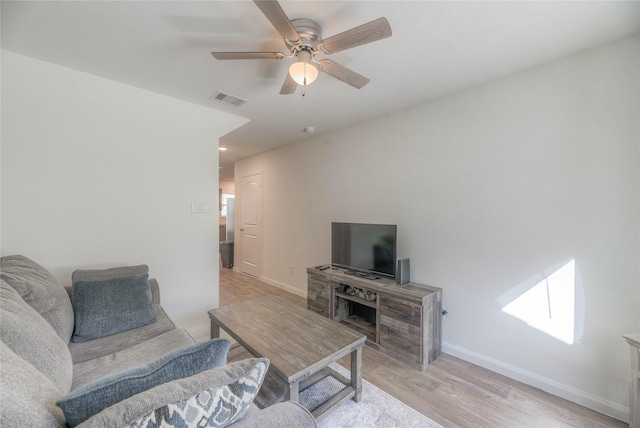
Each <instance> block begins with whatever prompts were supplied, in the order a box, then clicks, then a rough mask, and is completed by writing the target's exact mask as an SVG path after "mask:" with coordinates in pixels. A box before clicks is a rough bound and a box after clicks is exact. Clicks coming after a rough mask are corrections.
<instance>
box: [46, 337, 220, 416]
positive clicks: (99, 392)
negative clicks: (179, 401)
mask: <svg viewBox="0 0 640 428" xmlns="http://www.w3.org/2000/svg"><path fill="white" fill-rule="evenodd" d="M230 346H231V342H229V340H227V339H213V340H210V341H208V342H203V343H195V344H193V345H190V346H185V347H183V348H180V349H176V350H174V351H172V352H169V353H167V354H165V355H164V356H162V357H160V358H159V359H157V360H156V361H154V362H151V363H149V364H146V365H144V366H140V367H135V368H132V369H129V370H125V371H123V372H120V373H117V374H114V375H111V376H107V377H104V378H102V379H98V380H96V381H94V382H91V383H89V384H86V385H84V386H82V387H80V388H78V389H76V390H74V391H73V392H71V393H70V394H68V395H66V396H65V397H63V398H61V399H60V400H58V402H57V404H58V406H60V408H62V411H63V412H64V415H65V417H66V419H67V423H68V424H69V425H70V426H75V425H78V424H79V423H82V422H83V421H85V420H86V419H88V418H89V417H91V416H92V415H94V414H96V413H98V412H100V411H101V410H102V409H104V408H106V407H109V406H111V405H113V404H115V403H118V402H120V401H122V400H124V399H126V398H129V397H131V396H132V395H135V394H138V393H140V392H143V391H146V390H147V389H150V388H153V387H155V386H157V385H161V384H163V383H166V382H170V381H172V380H175V379H181V378H183V377H188V376H193V375H195V374H197V373H200V372H202V371H203V370H208V369H211V368H214V367H219V366H221V365H223V364H226V362H227V352H228V351H229V348H230Z"/></svg>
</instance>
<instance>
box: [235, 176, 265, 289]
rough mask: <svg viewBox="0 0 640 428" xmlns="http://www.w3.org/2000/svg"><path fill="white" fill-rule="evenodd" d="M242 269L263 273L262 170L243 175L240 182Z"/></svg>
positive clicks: (253, 273) (256, 275) (258, 275)
mask: <svg viewBox="0 0 640 428" xmlns="http://www.w3.org/2000/svg"><path fill="white" fill-rule="evenodd" d="M240 187H241V188H240V192H241V193H240V204H241V206H240V228H239V230H238V232H239V233H240V236H239V239H240V242H241V245H240V254H239V255H238V256H239V260H238V261H239V263H236V266H237V267H238V268H239V269H240V271H242V272H244V273H247V274H249V275H252V276H255V277H260V276H261V274H262V171H260V172H256V173H253V174H250V175H247V176H244V177H242V179H241V182H240Z"/></svg>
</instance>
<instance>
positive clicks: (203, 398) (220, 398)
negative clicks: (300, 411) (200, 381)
mask: <svg viewBox="0 0 640 428" xmlns="http://www.w3.org/2000/svg"><path fill="white" fill-rule="evenodd" d="M256 361H257V362H256V364H255V365H253V367H251V369H250V370H249V371H248V372H247V373H246V374H245V375H244V376H243V377H241V378H239V379H237V380H236V381H235V382H233V383H230V384H228V385H223V386H218V387H212V388H208V389H205V390H204V391H200V392H198V393H197V394H195V395H193V396H191V397H189V398H187V399H185V400H179V401H175V402H173V403H169V404H167V405H166V406H162V407H159V408H157V409H155V410H153V411H152V412H149V413H148V414H146V415H144V416H142V417H141V418H139V419H138V420H136V421H134V422H132V423H131V424H129V427H130V428H141V427H160V426H162V427H175V428H178V427H180V428H182V427H185V428H186V427H192V426H197V427H226V426H227V425H230V424H232V423H234V422H236V421H238V420H240V419H241V418H242V417H243V416H244V414H245V413H246V412H247V410H248V409H249V406H250V405H251V403H252V402H253V400H254V398H255V397H256V395H257V394H258V391H259V390H260V386H261V385H262V381H263V380H264V376H265V374H266V373H267V369H268V368H269V360H266V359H259V360H256Z"/></svg>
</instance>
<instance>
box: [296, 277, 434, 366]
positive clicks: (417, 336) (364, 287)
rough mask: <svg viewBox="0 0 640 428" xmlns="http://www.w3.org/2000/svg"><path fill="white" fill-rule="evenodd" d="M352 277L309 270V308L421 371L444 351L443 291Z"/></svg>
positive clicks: (374, 346) (388, 280) (384, 279)
mask: <svg viewBox="0 0 640 428" xmlns="http://www.w3.org/2000/svg"><path fill="white" fill-rule="evenodd" d="M355 273H356V274H358V275H354V274H352V273H350V272H348V271H345V270H344V269H335V270H334V269H329V270H318V269H315V268H314V267H310V268H308V269H307V275H308V282H307V308H308V309H310V310H312V311H314V312H317V313H319V314H321V315H324V316H325V317H327V318H329V319H332V320H335V321H338V322H340V323H342V324H345V325H347V326H349V327H351V328H353V329H355V330H357V331H359V332H361V333H363V334H366V335H367V342H366V343H367V345H369V346H371V347H372V348H375V349H377V350H379V351H381V352H383V353H385V354H387V355H390V356H391V357H394V358H396V359H398V360H400V361H403V362H404V363H406V364H408V365H410V366H411V367H413V368H416V369H418V370H421V371H422V370H425V369H426V368H427V366H429V364H431V363H432V362H433V361H435V359H436V358H438V356H440V352H441V349H442V325H441V314H442V289H440V288H436V287H430V286H428V285H422V284H416V283H413V282H411V283H409V284H406V285H397V284H396V283H395V281H393V280H391V279H387V278H378V279H377V280H375V281H374V280H372V279H370V278H366V277H362V276H361V275H363V273H362V272H355ZM364 275H365V276H366V274H364Z"/></svg>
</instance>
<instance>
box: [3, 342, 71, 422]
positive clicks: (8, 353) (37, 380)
mask: <svg viewBox="0 0 640 428" xmlns="http://www.w3.org/2000/svg"><path fill="white" fill-rule="evenodd" d="M0 360H1V361H2V364H0V379H1V380H2V387H0V421H1V424H2V426H3V427H65V426H66V424H65V420H64V415H63V414H62V411H61V410H60V408H58V406H56V404H55V403H56V400H58V399H59V398H60V397H61V396H62V394H63V393H62V392H61V391H60V390H59V389H58V388H56V386H55V385H54V384H53V382H51V380H50V379H49V378H48V377H46V376H45V375H43V374H42V373H41V372H40V371H38V369H36V368H35V367H34V366H32V365H31V364H29V363H28V362H27V361H26V360H24V359H22V358H20V357H19V356H18V355H16V353H15V352H13V351H12V350H11V349H10V348H9V347H8V346H7V345H6V344H5V343H4V342H0Z"/></svg>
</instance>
